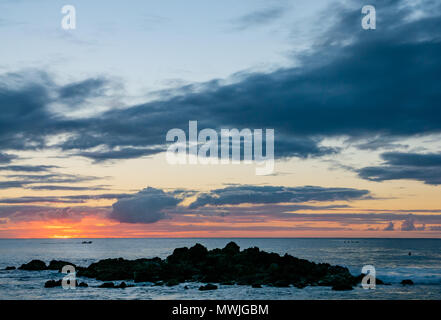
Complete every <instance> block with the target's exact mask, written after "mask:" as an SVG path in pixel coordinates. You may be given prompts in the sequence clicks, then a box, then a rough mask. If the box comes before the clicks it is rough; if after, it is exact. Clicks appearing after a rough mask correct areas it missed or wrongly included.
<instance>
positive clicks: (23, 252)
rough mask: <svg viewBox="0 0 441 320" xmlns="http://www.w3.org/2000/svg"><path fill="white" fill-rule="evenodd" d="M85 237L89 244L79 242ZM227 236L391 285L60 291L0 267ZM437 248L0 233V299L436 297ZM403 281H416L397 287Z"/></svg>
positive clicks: (405, 243) (39, 276) (82, 260)
mask: <svg viewBox="0 0 441 320" xmlns="http://www.w3.org/2000/svg"><path fill="white" fill-rule="evenodd" d="M85 240H91V241H92V243H91V244H84V243H83V241H85ZM230 241H235V242H236V243H237V244H238V245H239V246H240V247H241V249H245V248H249V247H254V246H256V247H259V248H260V249H261V250H265V251H268V252H276V253H279V254H285V253H288V254H291V255H293V256H295V257H298V258H302V259H307V260H310V261H314V262H327V263H330V264H335V265H341V266H345V267H348V268H349V270H350V271H351V273H352V274H354V275H358V274H360V273H361V269H362V267H363V266H364V265H372V266H374V267H375V269H376V276H377V277H378V278H380V279H381V280H383V281H384V282H387V283H389V284H390V285H387V286H380V285H379V286H377V287H376V288H375V289H371V290H365V289H363V288H362V287H361V286H357V287H356V288H355V289H354V290H352V291H333V290H331V288H329V287H306V288H303V289H298V288H294V287H291V288H275V287H270V286H263V288H251V287H250V286H239V285H234V286H227V285H219V289H218V290H214V291H203V292H201V291H199V290H198V288H199V286H200V285H201V284H200V283H185V284H180V285H177V286H174V287H166V286H163V287H161V286H153V284H151V283H139V284H136V286H135V287H130V288H126V289H103V288H98V286H99V285H100V284H101V283H102V282H100V281H97V280H95V279H89V278H80V279H78V280H79V281H85V282H87V283H88V284H89V287H88V288H76V289H72V290H65V289H62V288H52V289H47V288H44V283H45V282H46V281H47V280H50V279H61V278H62V276H63V274H60V273H58V272H57V271H49V270H47V271H24V270H13V271H5V270H3V269H4V268H5V267H7V266H15V267H19V266H20V265H21V264H23V263H27V262H29V261H31V260H33V259H39V260H43V261H45V262H46V263H49V261H50V260H53V259H56V260H65V261H69V262H72V263H74V264H76V265H80V266H88V265H89V264H91V263H93V262H96V261H98V260H100V259H106V258H119V257H122V258H125V259H137V258H152V257H160V258H165V257H167V256H168V255H170V254H171V253H172V252H173V250H174V249H175V248H178V247H184V246H187V247H189V246H192V245H194V244H196V243H201V244H203V245H204V246H206V247H207V248H208V249H213V248H222V247H224V246H225V245H226V244H227V243H228V242H230ZM440 249H441V239H334V238H333V239H309V238H302V239H299V238H295V239H293V238H289V239H268V238H265V239H263V238H255V239H254V238H253V239H251V238H238V239H225V238H222V239H208V238H203V239H196V238H185V239H0V269H1V271H0V299H441V250H440ZM409 253H411V254H410V255H409ZM403 279H411V280H412V281H413V282H414V283H415V284H414V285H413V286H402V285H401V284H400V282H401V280H403ZM126 282H127V281H126ZM127 283H128V284H130V281H129V282H127ZM185 287H186V288H185Z"/></svg>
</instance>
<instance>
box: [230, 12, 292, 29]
mask: <svg viewBox="0 0 441 320" xmlns="http://www.w3.org/2000/svg"><path fill="white" fill-rule="evenodd" d="M285 10H286V8H284V7H280V6H278V7H270V8H265V9H261V10H258V11H254V12H250V13H247V14H245V15H243V16H241V17H239V18H237V19H234V20H233V21H232V25H233V30H237V31H241V30H245V29H248V28H252V27H257V26H262V25H266V24H269V23H271V22H273V21H274V20H277V19H278V18H280V17H281V16H282V15H283V13H284V11H285Z"/></svg>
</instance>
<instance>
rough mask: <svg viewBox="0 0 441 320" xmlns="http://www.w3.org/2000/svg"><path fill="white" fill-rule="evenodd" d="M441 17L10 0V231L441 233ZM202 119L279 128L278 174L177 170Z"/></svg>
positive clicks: (380, 5)
mask: <svg viewBox="0 0 441 320" xmlns="http://www.w3.org/2000/svg"><path fill="white" fill-rule="evenodd" d="M366 4H369V5H372V6H374V7H375V12H376V26H375V29H364V28H363V27H362V23H361V22H362V19H363V17H364V16H365V14H362V7H363V6H364V5H366ZM65 5H72V6H74V7H75V12H76V28H75V29H70V30H65V29H63V28H62V24H61V21H62V19H63V17H64V15H65V14H63V13H62V12H61V9H62V8H63V6H65ZM440 23H441V4H440V3H439V1H432V0H406V1H404V0H384V1H357V0H352V1H335V2H331V1H321V0H320V1H300V0H299V1H294V0H292V1H289V0H285V1H258V0H244V1H231V0H225V1H222V2H219V1H206V0H204V1H202V0H190V1H185V2H184V1H177V0H174V1H170V0H167V1H130V4H128V3H127V2H124V1H116V0H115V1H103V0H96V1H81V0H72V1H69V2H65V1H58V0H40V1H31V0H15V1H12V0H0V43H1V47H0V108H1V112H0V238H94V237H98V238H102V237H104V238H107V237H111V238H119V237H121V238H123V237H128V238H132V237H381V238H389V237H397V238H413V237H415V238H440V237H441V206H440V200H439V199H440V198H441V197H440V195H441V189H440V188H441V143H440V137H441V105H440V101H441V81H440V80H441V79H440V74H441V58H440V57H441V29H440V28H439V25H440ZM189 121H197V122H198V128H199V129H200V130H202V129H213V130H215V132H219V133H220V131H221V129H223V128H227V129H232V128H237V129H239V130H242V129H251V130H258V129H262V130H263V131H265V130H268V129H274V157H275V166H274V171H273V172H272V173H271V174H268V175H256V170H255V169H256V163H254V162H253V163H251V164H249V163H244V162H243V161H242V162H241V163H239V164H236V163H229V164H190V163H188V162H187V163H186V164H171V163H170V162H169V161H167V152H166V151H167V149H168V147H169V146H170V144H171V143H170V142H169V141H167V139H166V135H167V133H168V132H169V130H171V129H182V130H183V132H184V133H185V134H186V135H187V134H188V131H189V129H188V128H189ZM241 150H242V149H241ZM242 151H243V150H242ZM212 158H213V159H214V158H215V156H213V157H212ZM188 159H191V156H190V157H189V158H188Z"/></svg>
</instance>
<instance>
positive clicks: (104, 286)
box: [98, 282, 133, 289]
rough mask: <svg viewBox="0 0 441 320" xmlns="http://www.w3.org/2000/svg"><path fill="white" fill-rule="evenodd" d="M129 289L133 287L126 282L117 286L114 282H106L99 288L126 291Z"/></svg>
mask: <svg viewBox="0 0 441 320" xmlns="http://www.w3.org/2000/svg"><path fill="white" fill-rule="evenodd" d="M127 287H133V286H132V285H130V286H129V285H127V284H126V283H125V282H121V283H120V284H119V285H115V284H114V283H113V282H104V283H103V284H102V285H100V286H99V287H98V288H108V289H113V288H115V289H125V288H127Z"/></svg>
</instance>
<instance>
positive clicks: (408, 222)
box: [401, 215, 426, 231]
mask: <svg viewBox="0 0 441 320" xmlns="http://www.w3.org/2000/svg"><path fill="white" fill-rule="evenodd" d="M415 221H416V219H415V217H414V216H413V215H409V216H408V217H407V218H406V219H405V220H404V221H403V223H402V224H401V231H422V230H424V229H425V228H426V225H425V224H422V225H421V226H419V227H417V226H416V225H415Z"/></svg>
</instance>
